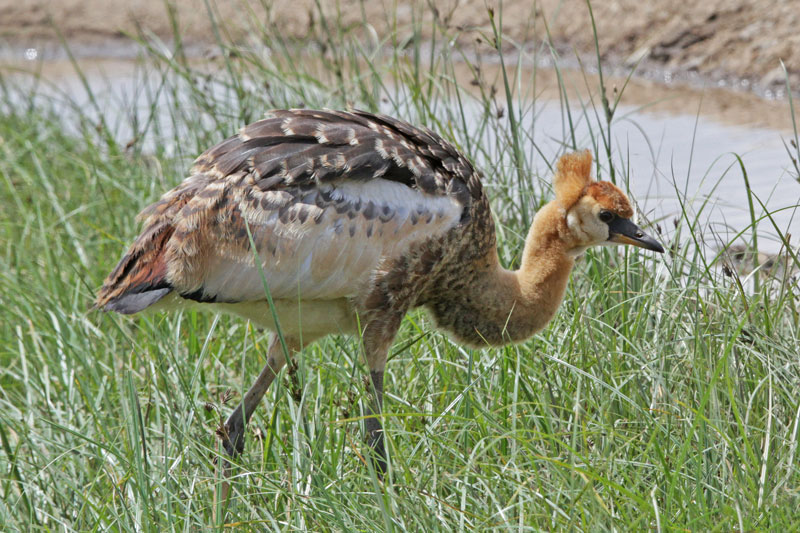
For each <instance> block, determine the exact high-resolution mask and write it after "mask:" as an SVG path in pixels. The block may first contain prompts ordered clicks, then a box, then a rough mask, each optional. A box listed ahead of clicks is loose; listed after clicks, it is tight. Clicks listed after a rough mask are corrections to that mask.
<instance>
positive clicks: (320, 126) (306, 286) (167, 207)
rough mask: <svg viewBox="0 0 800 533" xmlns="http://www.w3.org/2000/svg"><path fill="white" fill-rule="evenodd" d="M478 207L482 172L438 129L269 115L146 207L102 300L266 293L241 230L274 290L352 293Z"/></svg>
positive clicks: (297, 113) (134, 304)
mask: <svg viewBox="0 0 800 533" xmlns="http://www.w3.org/2000/svg"><path fill="white" fill-rule="evenodd" d="M476 200H479V201H476ZM484 208H487V209H488V204H487V203H486V202H485V201H484V198H483V191H482V187H481V183H480V177H479V175H478V173H477V172H476V171H475V169H474V168H473V167H472V165H471V164H470V163H469V162H468V161H467V160H466V159H465V158H464V157H463V156H461V155H460V154H459V153H458V151H456V150H455V148H453V147H452V146H451V145H450V144H449V143H447V142H446V141H444V140H443V139H441V138H440V137H439V136H437V135H436V134H434V133H432V132H429V131H423V130H420V129H417V128H415V127H412V126H410V125H408V124H405V123H403V122H400V121H397V120H395V119H392V118H390V117H386V116H382V115H373V114H369V113H365V112H360V111H355V112H351V113H350V112H339V111H313V110H292V111H275V112H273V113H272V116H271V117H270V118H267V119H264V120H261V121H258V122H255V123H253V124H250V125H248V126H245V127H244V128H242V130H241V131H240V132H239V134H238V135H235V136H233V137H231V138H229V139H227V140H225V141H223V142H221V143H220V144H218V145H216V146H214V147H212V148H211V149H209V150H207V151H206V152H204V153H203V154H202V155H200V156H199V157H198V158H197V160H196V162H195V165H194V167H193V169H192V174H191V176H190V177H188V178H187V179H186V180H184V181H183V183H181V184H180V185H179V186H178V187H176V188H175V189H173V190H172V191H170V192H168V193H167V194H165V195H164V196H163V197H162V198H161V199H160V200H159V201H158V202H156V203H154V204H152V205H150V206H149V207H147V208H146V209H144V210H143V211H142V213H141V214H140V219H141V220H142V221H143V225H144V229H143V232H142V234H141V235H140V236H139V237H138V238H137V240H136V241H135V242H134V244H133V246H132V247H131V248H130V250H129V251H128V252H127V254H126V255H125V256H124V257H123V259H122V260H121V261H120V264H119V265H118V266H117V268H116V269H115V270H114V271H113V272H112V274H111V275H110V276H109V277H108V279H107V280H106V282H105V284H104V285H103V288H102V289H101V291H100V293H99V295H98V298H97V306H98V307H102V308H105V309H107V310H117V311H121V312H128V313H133V312H137V311H140V310H141V309H144V308H145V307H147V306H149V305H151V304H152V303H155V302H156V301H158V300H159V299H160V298H161V297H163V296H164V295H165V294H167V293H168V292H170V291H171V290H175V291H176V292H177V293H179V294H180V295H181V296H183V297H184V298H188V299H192V300H198V301H209V302H213V301H217V302H220V301H224V302H235V301H244V300H250V299H259V298H263V296H264V294H263V284H262V282H261V279H260V274H259V269H258V268H257V267H256V265H255V261H254V256H253V252H252V251H251V249H250V245H249V237H248V229H249V230H250V234H251V235H252V238H253V239H254V242H255V243H256V248H257V250H258V256H259V258H260V261H261V263H262V267H263V268H264V270H265V273H266V274H267V275H268V277H269V280H268V281H269V284H270V290H271V291H272V292H273V297H275V296H278V297H280V296H281V295H285V296H286V297H289V296H292V295H294V296H297V295H298V294H300V295H301V296H303V297H304V298H322V299H325V298H338V297H346V296H349V294H350V293H352V292H353V291H354V290H356V288H357V286H358V284H359V283H363V281H364V279H367V278H368V277H369V275H370V271H371V270H372V269H375V268H377V267H378V266H379V264H380V263H381V260H382V259H383V258H385V257H387V256H391V255H396V254H399V253H401V252H402V251H403V250H404V249H405V248H406V247H408V246H411V245H412V244H413V243H415V242H417V241H419V240H420V239H422V240H424V239H427V238H432V237H434V236H436V235H437V234H441V233H442V232H445V231H447V230H448V229H449V228H451V227H453V225H454V224H459V223H465V222H467V221H468V220H469V219H470V217H472V216H473V214H474V213H473V211H474V209H484ZM365 276H366V278H365ZM298 288H299V290H300V293H298ZM301 293H302V294H301Z"/></svg>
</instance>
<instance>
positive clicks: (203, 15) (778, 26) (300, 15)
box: [0, 0, 800, 129]
mask: <svg viewBox="0 0 800 533" xmlns="http://www.w3.org/2000/svg"><path fill="white" fill-rule="evenodd" d="M320 3H321V6H322V11H323V13H324V14H325V18H326V19H327V22H331V21H337V22H338V24H337V25H338V26H339V27H343V28H354V31H356V32H362V33H363V35H364V36H365V37H368V36H369V35H374V36H377V38H378V39H379V40H382V39H383V38H384V37H385V36H387V35H396V36H397V38H398V40H399V41H403V40H405V39H407V38H411V37H416V38H420V39H424V40H428V39H430V37H431V35H432V28H433V26H434V25H438V27H439V28H440V29H444V30H445V31H446V32H447V33H448V34H449V35H453V36H455V37H456V38H458V40H459V41H460V42H461V43H462V44H463V45H464V47H465V48H466V49H467V50H468V51H470V52H472V53H474V54H475V55H476V56H482V57H486V56H490V55H491V54H492V53H494V50H493V48H492V46H491V45H490V44H489V42H488V39H487V37H488V36H490V35H491V33H492V31H491V18H490V15H489V10H488V9H487V7H486V5H487V2H485V1H484V0H460V1H458V0H446V1H440V2H433V1H429V2H419V1H417V2H412V3H397V2H394V1H391V2H390V1H388V0H378V1H375V2H362V1H353V0H339V1H334V0H322V1H321V2H320ZM488 4H489V5H492V4H495V6H496V7H495V8H494V15H495V22H497V23H499V24H502V30H503V35H504V39H505V46H504V51H513V50H514V49H515V44H514V43H519V44H522V46H523V48H524V49H525V50H526V51H527V52H530V54H527V55H528V56H529V57H534V56H536V57H540V58H544V59H545V60H547V58H548V57H549V55H550V52H549V50H548V49H547V48H546V47H544V46H542V44H541V43H543V42H545V41H546V40H547V35H548V33H549V35H550V36H551V39H552V42H553V43H554V44H555V48H556V50H558V52H559V54H560V55H561V57H562V58H564V59H565V60H566V63H564V64H566V65H567V66H570V65H572V66H573V67H577V66H578V61H577V60H576V59H575V58H576V57H580V58H581V59H582V61H583V64H584V65H594V64H596V61H595V60H594V57H595V56H594V54H595V52H594V46H595V43H594V34H593V31H592V19H591V16H590V12H589V9H588V8H587V4H586V2H585V1H584V0H539V1H537V2H530V1H523V0H506V1H505V2H502V8H500V7H497V6H499V5H500V2H489V3H488ZM793 4H794V2H785V1H780V0H708V1H706V2H642V1H640V0H606V1H602V2H597V1H596V2H594V3H593V5H592V9H593V13H592V14H593V16H594V21H595V24H596V27H597V34H598V39H599V47H600V52H601V58H602V60H603V64H604V68H607V69H608V72H609V73H610V74H611V76H610V79H609V80H608V83H607V86H608V87H609V91H613V88H614V87H615V86H616V87H617V88H618V89H621V88H622V86H623V85H624V82H625V80H624V74H625V72H626V71H628V70H630V68H632V67H633V66H634V65H637V73H639V75H637V77H636V81H635V83H633V84H630V85H629V86H628V87H627V88H626V90H625V98H624V103H626V104H630V105H644V104H652V103H653V102H656V104H655V105H654V106H653V107H652V108H651V110H653V111H664V112H669V113H674V112H683V113H690V114H694V113H698V112H700V113H702V114H703V115H705V116H711V117H713V118H715V119H718V120H720V121H722V122H726V123H737V124H748V125H758V126H767V127H773V128H778V129H786V128H788V127H790V126H791V117H790V116H789V113H788V105H787V104H786V103H785V102H780V101H779V102H777V103H775V102H770V101H769V100H770V99H773V98H775V97H776V96H777V97H780V96H781V95H782V94H783V93H784V91H785V77H784V72H783V69H782V67H781V61H783V62H784V64H785V65H786V69H787V71H788V76H789V81H790V84H791V86H792V87H793V88H794V89H795V90H797V88H799V87H800V32H798V31H797V28H798V27H800V9H798V8H797V7H798V6H795V5H793ZM168 5H169V6H170V9H172V11H173V13H174V15H175V19H176V20H177V21H178V24H179V29H180V33H181V36H182V39H183V40H184V42H185V43H187V44H189V45H194V46H198V47H203V46H208V45H211V44H213V42H214V41H215V37H214V31H215V28H214V27H212V24H211V22H210V20H211V18H210V17H209V13H208V11H207V8H206V5H207V4H206V1H205V0H180V1H174V2H169V3H168ZM210 5H211V6H212V10H213V15H214V19H215V20H217V21H219V27H218V28H216V29H217V30H219V31H220V32H222V34H224V36H225V39H226V40H230V41H233V42H240V43H242V44H243V45H248V44H250V45H252V44H256V43H255V42H254V39H255V37H254V36H257V35H259V34H260V33H263V32H265V31H266V32H272V33H274V32H275V30H276V29H279V31H280V34H281V35H282V36H283V37H286V38H290V39H306V38H309V37H313V36H318V35H320V34H321V33H320V32H321V30H323V27H324V25H323V21H322V18H323V17H321V16H320V13H319V11H318V9H317V7H316V1H315V0H274V1H272V2H267V3H262V2H260V1H256V0H217V1H216V2H213V1H212V2H210ZM265 5H266V6H268V7H266V8H265V7H264V6H265ZM432 7H433V8H432ZM365 20H366V21H367V24H364V21H365ZM414 28H417V29H418V30H421V32H422V33H421V34H419V35H416V36H414V31H415V30H414ZM132 35H155V36H158V37H159V38H161V39H164V40H167V41H169V40H170V39H171V38H172V35H173V28H172V25H171V22H170V17H169V16H168V15H167V8H166V7H165V2H164V1H163V0H139V1H137V2H130V1H129V0H27V1H26V2H19V1H18V0H0V48H5V49H6V50H7V51H8V50H10V51H11V52H6V53H5V54H4V55H5V57H6V58H7V57H8V56H9V54H11V55H12V56H13V55H14V54H18V55H22V54H24V51H25V50H26V48H28V47H35V48H38V49H39V50H48V49H49V50H56V49H58V48H59V46H60V45H59V41H60V39H64V40H66V41H67V42H68V43H69V44H70V47H71V48H73V49H74V50H77V51H78V54H79V55H82V56H84V57H91V56H94V57H109V56H117V57H121V58H124V57H125V55H126V50H131V49H132V48H133V47H131V46H130V43H131V41H130V36H132ZM381 42H383V41H381ZM387 44H390V43H387ZM537 50H538V51H537ZM45 56H46V54H44V55H43V58H46V57H45ZM570 62H571V63H570ZM488 70H491V68H489V69H488ZM540 72H545V70H544V69H540ZM465 75H468V74H465ZM485 77H486V79H489V78H490V77H491V74H486V75H485ZM568 77H569V78H570V79H572V81H573V83H572V86H574V87H576V90H580V88H581V87H585V86H586V82H585V81H584V80H583V79H582V74H580V73H577V72H574V73H572V74H569V75H568ZM548 78H554V76H552V75H548V74H543V75H542V83H541V92H542V94H543V95H544V96H548V95H549V96H557V92H556V91H557V85H556V84H555V80H554V79H548ZM676 85H677V86H678V87H679V88H677V89H676ZM686 87H688V88H689V89H688V90H686ZM720 88H722V89H723V90H720ZM730 88H734V89H738V91H729V90H727V89H730ZM754 93H755V94H756V95H759V96H760V97H766V98H754V97H753V94H754ZM594 96H599V95H594ZM607 96H608V97H609V98H612V99H613V96H614V95H613V94H609V95H607Z"/></svg>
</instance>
